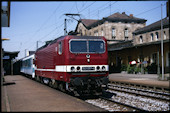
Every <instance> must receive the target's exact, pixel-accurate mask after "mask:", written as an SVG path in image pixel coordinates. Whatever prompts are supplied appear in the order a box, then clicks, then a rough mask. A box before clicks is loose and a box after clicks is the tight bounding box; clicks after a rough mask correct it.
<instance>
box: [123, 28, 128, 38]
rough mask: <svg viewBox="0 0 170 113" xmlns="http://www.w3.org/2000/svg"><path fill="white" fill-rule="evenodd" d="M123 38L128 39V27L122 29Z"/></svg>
mask: <svg viewBox="0 0 170 113" xmlns="http://www.w3.org/2000/svg"><path fill="white" fill-rule="evenodd" d="M124 35H125V40H128V29H127V28H125V30H124Z"/></svg>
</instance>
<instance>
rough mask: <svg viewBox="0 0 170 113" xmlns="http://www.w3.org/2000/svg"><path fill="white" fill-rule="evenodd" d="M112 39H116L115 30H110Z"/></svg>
mask: <svg viewBox="0 0 170 113" xmlns="http://www.w3.org/2000/svg"><path fill="white" fill-rule="evenodd" d="M112 39H116V29H115V28H112Z"/></svg>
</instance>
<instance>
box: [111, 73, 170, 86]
mask: <svg viewBox="0 0 170 113" xmlns="http://www.w3.org/2000/svg"><path fill="white" fill-rule="evenodd" d="M109 80H110V81H118V82H127V83H134V84H141V85H148V86H159V87H164V88H169V85H170V84H169V81H160V80H158V75H156V74H122V73H114V74H109Z"/></svg>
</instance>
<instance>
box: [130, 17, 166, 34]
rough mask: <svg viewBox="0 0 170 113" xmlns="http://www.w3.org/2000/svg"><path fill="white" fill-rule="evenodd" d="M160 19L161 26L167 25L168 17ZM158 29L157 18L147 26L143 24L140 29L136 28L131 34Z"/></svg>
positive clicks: (158, 22) (159, 26) (159, 24)
mask: <svg viewBox="0 0 170 113" xmlns="http://www.w3.org/2000/svg"><path fill="white" fill-rule="evenodd" d="M162 21H163V28H167V27H169V17H166V18H164V19H162ZM159 29H161V20H159V21H157V22H155V23H152V24H150V25H148V26H145V27H143V28H141V29H138V30H136V31H134V32H133V34H135V35H138V34H142V33H146V32H151V31H155V30H159Z"/></svg>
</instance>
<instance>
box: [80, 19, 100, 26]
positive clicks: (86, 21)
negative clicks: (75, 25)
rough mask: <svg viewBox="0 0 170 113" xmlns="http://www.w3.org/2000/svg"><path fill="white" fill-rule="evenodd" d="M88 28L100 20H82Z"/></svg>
mask: <svg viewBox="0 0 170 113" xmlns="http://www.w3.org/2000/svg"><path fill="white" fill-rule="evenodd" d="M80 21H81V22H82V23H83V24H84V25H85V26H86V27H89V26H90V25H92V24H93V23H95V22H97V21H98V20H93V19H81V20H80Z"/></svg>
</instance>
